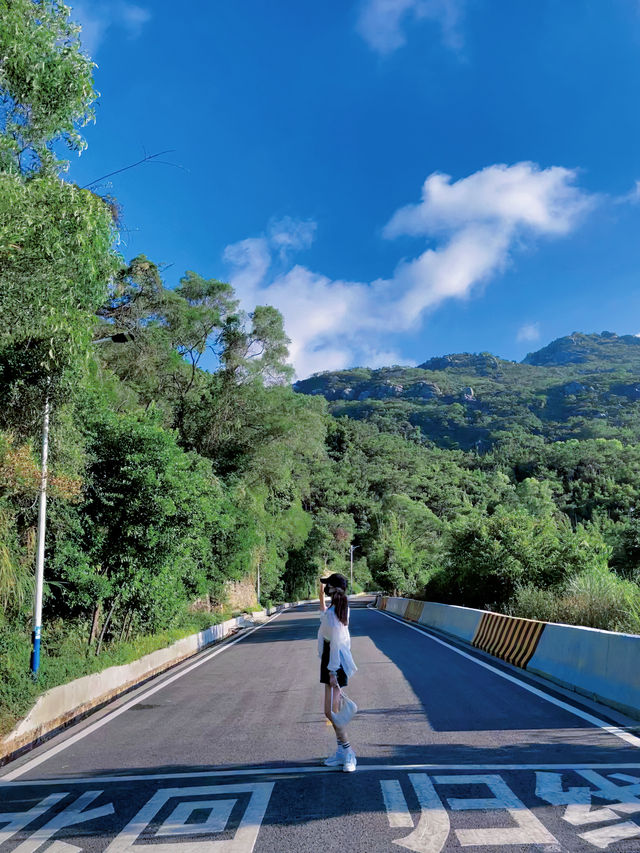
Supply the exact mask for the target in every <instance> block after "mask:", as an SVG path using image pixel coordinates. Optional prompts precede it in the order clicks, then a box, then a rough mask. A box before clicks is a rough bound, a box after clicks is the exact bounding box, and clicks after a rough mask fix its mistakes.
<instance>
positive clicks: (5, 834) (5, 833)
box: [0, 791, 68, 845]
mask: <svg viewBox="0 0 640 853" xmlns="http://www.w3.org/2000/svg"><path fill="white" fill-rule="evenodd" d="M67 796H68V793H67V792H66V791H62V792H61V793H58V794H49V796H48V797H45V798H44V800H41V801H40V802H39V803H38V804H37V805H35V806H33V808H31V809H29V811H26V812H4V814H2V813H0V823H6V824H7V826H5V828H4V829H2V830H0V845H2V844H4V842H5V841H8V840H9V839H10V838H12V837H13V836H14V835H15V834H16V832H19V831H20V830H21V829H24V827H25V826H27V825H28V824H30V823H31V821H33V820H35V819H36V818H38V817H40V816H41V815H43V814H44V813H45V812H46V811H49V809H50V808H51V806H55V804H56V803H59V802H60V800H64V798H65V797H67Z"/></svg>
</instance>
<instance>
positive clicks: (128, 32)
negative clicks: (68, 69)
mask: <svg viewBox="0 0 640 853" xmlns="http://www.w3.org/2000/svg"><path fill="white" fill-rule="evenodd" d="M71 18H72V19H73V20H74V21H76V22H77V23H78V24H80V26H81V27H82V31H81V33H80V40H81V42H82V46H83V47H84V49H85V50H86V51H87V53H88V54H90V55H91V56H95V55H96V53H97V52H98V50H99V49H100V47H101V45H102V43H103V42H104V40H105V38H106V37H107V35H108V34H109V33H110V31H115V32H116V33H118V34H119V35H121V36H122V35H124V36H125V37H126V38H129V39H135V38H138V36H139V35H140V34H141V32H142V30H143V28H144V26H145V24H147V23H148V22H149V21H150V20H151V12H150V11H149V10H148V9H147V8H145V7H144V6H139V5H138V4H136V3H130V2H127V0H77V2H76V3H74V4H73V8H72V10H71Z"/></svg>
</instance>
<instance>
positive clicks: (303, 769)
mask: <svg viewBox="0 0 640 853" xmlns="http://www.w3.org/2000/svg"><path fill="white" fill-rule="evenodd" d="M620 768H626V769H627V770H640V764H636V763H625V762H616V763H615V764H358V773H367V772H377V773H379V772H386V771H389V772H392V771H400V772H402V771H407V772H410V771H422V772H432V771H435V770H446V771H453V770H463V771H465V772H470V771H473V772H475V771H478V772H485V771H491V770H496V771H501V772H503V771H508V770H576V771H582V770H620ZM335 772H336V771H335V769H332V768H329V767H321V766H319V767H315V766H313V767H311V766H309V765H308V764H307V765H302V766H300V767H259V768H257V769H255V770H200V771H199V770H192V771H191V772H188V773H136V774H130V773H129V774H123V775H122V776H93V775H89V776H71V777H64V776H63V777H61V778H58V777H52V778H50V779H24V780H22V781H21V782H4V781H2V780H0V789H2V788H20V787H30V786H34V787H42V786H43V785H44V786H48V785H86V784H87V782H90V783H91V784H95V783H99V784H101V785H103V784H105V783H107V782H152V781H158V780H163V779H176V780H178V781H179V780H180V779H217V778H223V777H234V776H291V775H293V776H296V775H302V774H306V773H335ZM1 839H2V834H1V832H0V842H1Z"/></svg>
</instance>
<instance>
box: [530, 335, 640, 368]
mask: <svg viewBox="0 0 640 853" xmlns="http://www.w3.org/2000/svg"><path fill="white" fill-rule="evenodd" d="M629 357H631V358H633V359H634V360H640V337H637V336H636V335H616V333H615V332H601V333H600V334H599V335H597V334H593V335H584V334H582V333H581V332H574V333H573V334H572V335H567V336H566V337H564V338H558V339H557V340H555V341H552V342H551V343H550V344H549V345H548V346H546V347H543V348H542V349H540V350H538V351H537V352H531V353H529V354H528V355H527V356H526V358H525V359H524V360H523V364H531V365H534V366H535V367H554V366H555V367H563V366H565V365H572V364H575V365H585V366H588V368H589V369H591V368H592V367H593V365H594V363H596V362H599V363H600V364H601V365H602V368H605V366H608V365H607V362H620V361H622V360H624V359H628V358H629ZM605 369H606V368H605Z"/></svg>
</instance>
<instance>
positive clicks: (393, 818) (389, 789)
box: [380, 779, 413, 828]
mask: <svg viewBox="0 0 640 853" xmlns="http://www.w3.org/2000/svg"><path fill="white" fill-rule="evenodd" d="M380 787H381V788H382V799H383V800H384V806H385V808H386V810H387V819H388V820H389V826H390V827H392V828H395V827H398V826H410V827H413V818H412V817H411V812H410V811H409V806H408V805H407V801H406V800H405V798H404V794H403V793H402V786H401V785H400V782H399V781H398V780H397V779H381V780H380Z"/></svg>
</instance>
